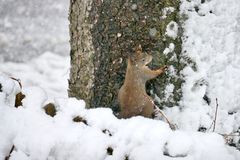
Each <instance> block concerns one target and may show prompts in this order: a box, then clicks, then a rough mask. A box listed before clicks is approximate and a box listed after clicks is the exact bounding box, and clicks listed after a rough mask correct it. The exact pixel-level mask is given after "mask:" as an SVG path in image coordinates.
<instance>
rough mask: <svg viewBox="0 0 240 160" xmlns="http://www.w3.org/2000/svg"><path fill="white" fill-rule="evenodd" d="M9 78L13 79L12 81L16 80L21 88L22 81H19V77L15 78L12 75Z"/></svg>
mask: <svg viewBox="0 0 240 160" xmlns="http://www.w3.org/2000/svg"><path fill="white" fill-rule="evenodd" d="M10 78H11V79H13V80H14V81H17V82H18V84H19V86H20V88H21V89H22V83H21V80H20V79H17V78H14V77H10Z"/></svg>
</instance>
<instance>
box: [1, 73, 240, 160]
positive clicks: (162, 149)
mask: <svg viewBox="0 0 240 160" xmlns="http://www.w3.org/2000/svg"><path fill="white" fill-rule="evenodd" d="M0 83H1V84H2V87H1V92H0V105H1V107H0V122H3V123H2V124H3V125H1V126H0V135H1V136H0V159H4V158H5V156H6V155H8V154H9V152H10V150H11V148H12V146H13V145H14V150H13V152H12V153H11V157H10V159H11V160H31V159H39V160H43V159H49V160H65V159H68V160H79V159H81V160H96V159H99V160H102V159H105V160H124V159H125V160H126V159H130V160H131V159H132V160H149V159H150V160H160V159H161V160H162V159H164V160H170V159H182V160H203V159H207V160H216V159H218V160H237V159H238V158H239V157H240V153H239V151H237V150H236V149H235V148H233V147H229V146H227V145H226V144H225V141H224V138H223V137H222V136H221V135H218V134H216V133H201V132H192V131H188V132H187V131H181V130H178V131H172V130H171V129H170V128H169V127H168V125H167V123H165V122H162V121H159V120H152V119H147V118H143V117H134V118H131V119H127V120H124V119H121V120H119V119H117V118H116V117H115V116H114V115H113V113H112V111H111V110H110V109H108V108H97V109H85V108H84V107H85V103H84V101H79V100H76V99H74V98H57V99H55V101H54V104H55V105H56V107H57V115H56V116H54V117H50V116H48V115H47V114H45V112H44V109H43V105H44V104H45V103H46V99H47V95H46V94H45V92H44V90H42V89H40V88H36V87H26V88H24V89H23V91H22V92H23V94H25V95H26V98H24V99H23V101H22V106H20V107H19V108H15V107H14V105H13V104H14V102H15V94H16V93H18V92H19V91H20V87H19V85H18V83H17V82H16V81H14V80H11V79H9V78H8V77H6V76H4V75H0ZM77 116H79V117H81V118H82V119H84V120H86V121H85V122H84V121H82V122H73V119H74V118H75V117H77Z"/></svg>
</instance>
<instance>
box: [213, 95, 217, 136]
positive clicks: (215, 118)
mask: <svg viewBox="0 0 240 160" xmlns="http://www.w3.org/2000/svg"><path fill="white" fill-rule="evenodd" d="M217 112H218V99H217V98H216V110H215V116H214V121H213V132H214V131H215V128H216V121H217Z"/></svg>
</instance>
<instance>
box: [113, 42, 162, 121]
mask: <svg viewBox="0 0 240 160" xmlns="http://www.w3.org/2000/svg"><path fill="white" fill-rule="evenodd" d="M151 61H152V56H151V55H149V54H147V53H144V52H142V48H141V46H138V47H137V48H136V50H135V54H134V55H133V56H131V57H129V58H128V64H127V72H126V76H125V81H124V84H123V86H122V87H121V89H120V90H119V93H118V101H119V104H120V108H121V112H120V117H122V118H129V117H132V116H137V115H141V116H144V117H149V118H150V117H152V116H153V112H154V106H153V103H152V98H151V97H150V96H148V95H147V93H146V90H145V83H146V82H147V81H148V80H150V79H153V78H155V77H157V76H158V75H160V74H161V73H163V72H164V71H165V70H166V68H167V67H166V66H164V67H162V68H160V69H157V70H151V69H150V68H148V66H147V64H149V63H150V62H151Z"/></svg>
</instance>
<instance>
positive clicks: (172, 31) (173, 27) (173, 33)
mask: <svg viewBox="0 0 240 160" xmlns="http://www.w3.org/2000/svg"><path fill="white" fill-rule="evenodd" d="M166 35H167V36H168V37H170V38H173V39H176V38H177V36H178V24H177V23H176V22H174V21H171V22H170V23H169V24H168V25H167V28H166Z"/></svg>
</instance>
